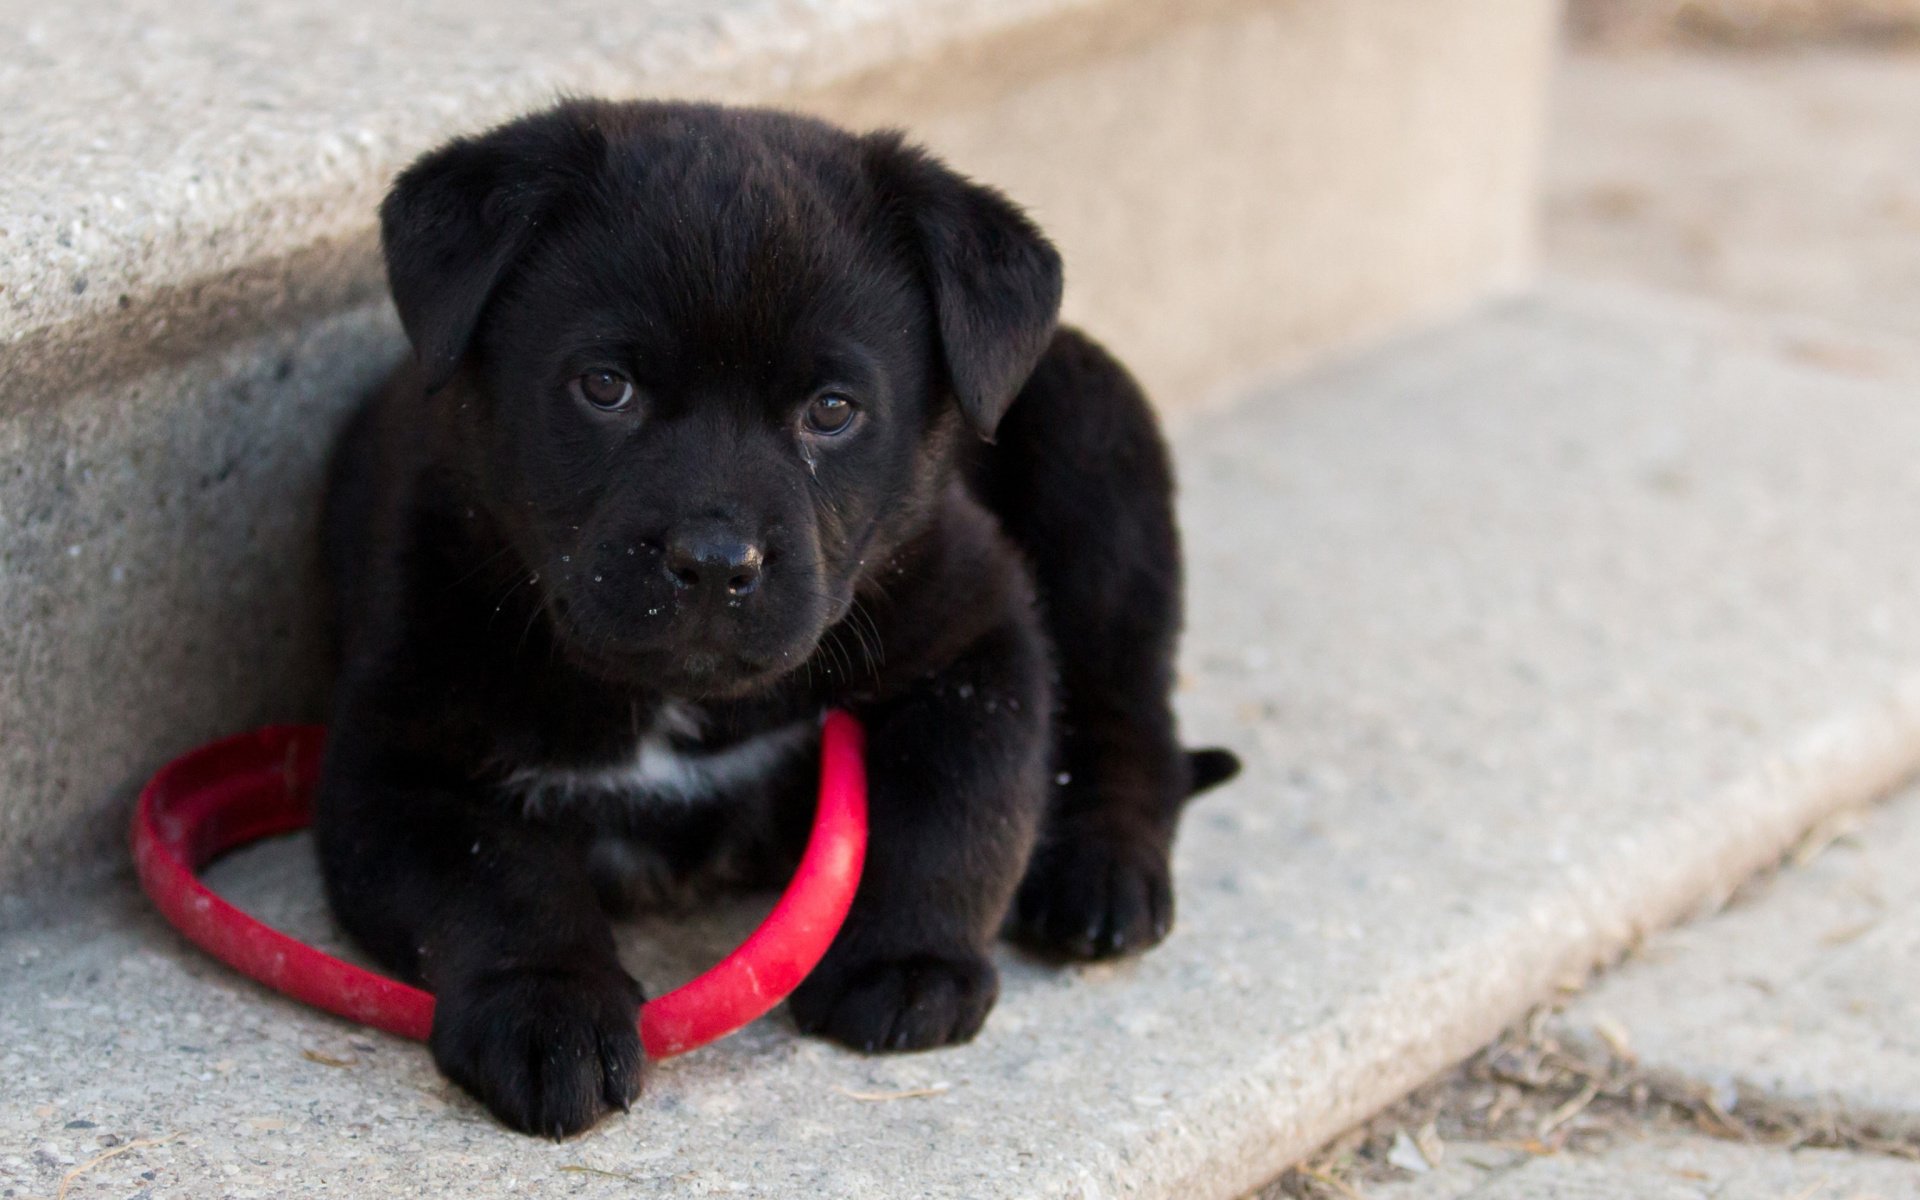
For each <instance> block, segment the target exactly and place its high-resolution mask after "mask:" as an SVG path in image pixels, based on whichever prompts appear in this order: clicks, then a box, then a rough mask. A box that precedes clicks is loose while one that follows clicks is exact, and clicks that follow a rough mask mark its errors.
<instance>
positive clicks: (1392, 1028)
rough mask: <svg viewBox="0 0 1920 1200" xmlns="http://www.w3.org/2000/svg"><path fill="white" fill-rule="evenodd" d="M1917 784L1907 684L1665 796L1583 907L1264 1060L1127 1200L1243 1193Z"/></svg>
mask: <svg viewBox="0 0 1920 1200" xmlns="http://www.w3.org/2000/svg"><path fill="white" fill-rule="evenodd" d="M1916 772H1920V675H1914V676H1910V677H1908V678H1907V679H1906V680H1904V681H1903V682H1902V683H1901V684H1900V685H1899V686H1898V687H1897V688H1896V689H1895V690H1894V691H1892V692H1891V693H1889V694H1887V695H1884V696H1882V697H1880V698H1879V699H1878V700H1877V701H1876V702H1874V703H1871V704H1867V705H1864V706H1862V707H1861V708H1859V709H1856V710H1855V711H1853V712H1851V713H1849V714H1846V715H1843V716H1840V717H1836V718H1833V719H1830V720H1828V721H1826V722H1823V723H1821V724H1820V725H1818V726H1816V727H1814V728H1812V729H1810V730H1809V731H1808V732H1807V733H1806V734H1805V735H1804V736H1803V737H1801V738H1800V739H1799V741H1798V743H1797V744H1796V745H1794V746H1793V747H1792V748H1791V749H1789V750H1787V751H1785V752H1783V753H1781V754H1779V755H1778V756H1776V757H1774V758H1772V759H1771V760H1769V761H1767V762H1763V763H1760V764H1757V765H1756V766H1755V767H1754V769H1753V770H1752V771H1751V772H1750V773H1749V774H1747V775H1745V776H1743V777H1741V778H1738V779H1735V780H1733V781H1731V782H1729V783H1728V785H1727V786H1726V787H1725V788H1723V789H1721V790H1720V791H1719V792H1717V793H1716V794H1714V795H1712V796H1707V797H1696V798H1684V797H1676V801H1687V802H1688V806H1687V807H1686V808H1685V809H1677V810H1676V811H1675V813H1674V817H1673V820H1672V821H1671V822H1669V823H1668V824H1667V825H1665V826H1664V827H1661V828H1658V829H1648V830H1645V831H1643V832H1642V833H1641V834H1640V836H1639V838H1638V844H1637V845H1636V847H1635V850H1636V851H1638V853H1636V854H1633V855H1632V856H1630V860H1629V858H1628V856H1623V864H1622V867H1623V869H1622V870H1621V871H1620V872H1618V873H1617V874H1614V875H1612V876H1610V877H1608V878H1606V879H1603V880H1594V881H1591V882H1592V884H1593V886H1592V887H1591V889H1590V890H1588V891H1587V892H1586V893H1585V894H1582V893H1581V892H1580V891H1578V890H1570V891H1569V892H1567V893H1566V894H1564V895H1563V896H1562V897H1561V898H1560V899H1559V901H1558V902H1557V903H1553V904H1551V905H1549V906H1545V907H1542V908H1540V909H1538V910H1536V911H1533V912H1530V913H1516V914H1513V920H1512V921H1511V922H1510V923H1508V924H1507V925H1505V926H1504V927H1499V928H1494V929H1490V930H1489V931H1488V933H1487V934H1486V936H1485V937H1483V938H1481V939H1480V941H1479V942H1478V943H1477V944H1476V945H1473V946H1470V947H1466V948H1463V949H1462V950H1460V951H1458V952H1457V953H1455V954H1454V955H1453V956H1452V957H1451V960H1450V961H1449V962H1447V963H1446V964H1444V965H1442V966H1441V967H1439V968H1437V969H1432V970H1427V971H1423V972H1421V973H1419V974H1417V975H1413V976H1410V977H1408V978H1405V979H1402V980H1396V981H1392V982H1391V983H1390V984H1388V985H1386V986H1383V987H1381V988H1380V989H1379V990H1378V992H1377V993H1376V994H1375V995H1374V996H1373V997H1372V998H1371V999H1370V1000H1369V1001H1367V1002H1365V1003H1360V1004H1356V1005H1353V1006H1351V1007H1350V1008H1349V1009H1347V1010H1345V1011H1344V1012H1343V1013H1342V1014H1341V1018H1340V1019H1339V1020H1338V1021H1336V1022H1333V1023H1330V1024H1328V1025H1326V1026H1324V1027H1319V1028H1315V1029H1314V1030H1312V1032H1311V1034H1310V1035H1309V1036H1307V1037H1305V1038H1303V1039H1300V1040H1296V1041H1293V1042H1289V1043H1287V1044H1284V1045H1281V1046H1278V1047H1275V1048H1274V1049H1273V1050H1272V1051H1270V1052H1269V1053H1268V1054H1266V1055H1264V1056H1262V1058H1261V1059H1260V1060H1258V1061H1257V1062H1255V1063H1251V1064H1249V1066H1248V1068H1247V1070H1245V1071H1244V1072H1242V1073H1241V1074H1240V1076H1239V1082H1238V1083H1237V1084H1234V1085H1229V1086H1223V1087H1221V1088H1219V1089H1216V1090H1215V1091H1214V1092H1213V1093H1212V1094H1210V1095H1207V1096H1205V1097H1204V1098H1200V1099H1198V1100H1197V1101H1196V1104H1195V1106H1194V1111H1193V1112H1191V1113H1190V1114H1189V1115H1188V1117H1187V1119H1186V1121H1185V1122H1183V1123H1184V1124H1185V1125H1187V1126H1188V1127H1190V1128H1198V1129H1207V1130H1211V1131H1213V1132H1212V1133H1211V1134H1210V1135H1209V1137H1208V1138H1207V1140H1206V1141H1205V1142H1202V1141H1199V1140H1190V1145H1189V1147H1188V1150H1189V1153H1188V1154H1186V1155H1183V1156H1180V1159H1181V1160H1182V1161H1181V1165H1180V1166H1179V1167H1176V1168H1170V1169H1169V1170H1170V1172H1173V1173H1169V1174H1167V1175H1165V1176H1164V1177H1154V1178H1150V1179H1147V1178H1143V1179H1138V1180H1131V1181H1128V1187H1129V1189H1130V1191H1131V1192H1132V1193H1133V1194H1140V1195H1159V1196H1169V1197H1173V1196H1179V1197H1189V1196H1219V1197H1239V1196H1244V1195H1246V1194H1247V1193H1249V1192H1251V1191H1253V1190H1254V1189H1256V1188H1258V1187H1260V1186H1261V1185H1263V1184H1265V1183H1267V1182H1269V1181H1270V1180H1272V1179H1273V1178H1275V1177H1277V1176H1278V1175H1279V1174H1280V1173H1281V1172H1282V1171H1284V1170H1285V1169H1286V1168H1288V1167H1290V1166H1292V1165H1294V1164H1295V1163H1297V1162H1299V1161H1301V1160H1303V1159H1304V1158H1306V1157H1307V1156H1308V1155H1310V1154H1312V1153H1313V1151H1315V1150H1316V1149H1318V1148H1319V1147H1320V1146H1322V1145H1324V1144H1326V1143H1327V1142H1328V1141H1330V1140H1332V1139H1333V1138H1334V1137H1337V1136H1338V1135H1339V1134H1341V1133H1343V1132H1345V1131H1346V1130H1347V1129H1349V1128H1352V1127H1353V1126H1355V1125H1357V1124H1359V1123H1360V1122H1361V1121H1364V1120H1365V1119H1367V1118H1368V1117H1371V1116H1373V1115H1374V1114H1375V1113H1377V1112H1379V1111H1380V1110H1382V1109H1384V1108H1386V1107H1387V1106H1389V1105H1390V1104H1392V1103H1394V1102H1395V1101H1398V1100H1399V1099H1401V1098H1402V1097H1403V1096H1405V1095H1406V1094H1407V1093H1409V1092H1411V1091H1412V1090H1413V1089H1414V1088H1416V1087H1418V1086H1419V1085H1420V1084H1422V1083H1425V1082H1427V1081H1428V1080H1430V1079H1432V1078H1434V1077H1435V1076H1437V1075H1439V1074H1441V1073H1443V1072H1445V1071H1446V1070H1448V1069H1450V1068H1452V1067H1453V1066H1455V1065H1457V1064H1458V1063H1459V1062H1461V1061H1463V1060H1464V1059H1466V1058H1467V1057H1469V1056H1471V1055H1472V1054H1473V1053H1474V1052H1475V1051H1477V1050H1479V1049H1480V1048H1481V1047H1482V1046H1484V1045H1486V1044H1487V1043H1488V1042H1490V1041H1492V1040H1493V1038H1495V1037H1496V1036H1497V1035H1498V1034H1499V1032H1500V1031H1501V1030H1502V1029H1503V1028H1505V1027H1506V1026H1508V1025H1510V1024H1512V1023H1513V1022H1514V1021H1516V1020H1518V1019H1519V1018H1521V1017H1522V1016H1524V1015H1525V1013H1526V1012H1527V1011H1528V1010H1529V1009H1530V1008H1532V1007H1533V1006H1535V1005H1536V1004H1539V1003H1540V1002H1542V1001H1544V1000H1547V999H1549V998H1551V997H1553V996H1554V995H1555V994H1556V993H1561V992H1565V991H1569V990H1573V989H1577V988H1579V987H1580V986H1582V985H1583V984H1584V982H1585V981H1586V979H1587V978H1588V977H1589V975H1591V973H1592V972H1593V971H1595V970H1596V969H1598V968H1600V967H1603V966H1605V965H1607V964H1609V963H1611V962H1613V961H1615V960H1617V959H1618V958H1619V956H1620V955H1621V954H1623V953H1624V952H1625V951H1627V950H1628V949H1630V948H1631V947H1633V946H1634V945H1636V944H1637V943H1638V942H1639V941H1640V940H1641V939H1642V938H1644V937H1645V936H1646V935H1647V934H1648V933H1650V932H1652V931H1654V930H1656V929H1660V928H1663V927H1666V926H1669V925H1672V924H1676V923H1678V922H1680V921H1683V920H1685V919H1686V918H1687V917H1689V916H1690V915H1692V914H1694V913H1696V912H1699V911H1701V909H1702V908H1703V907H1705V908H1709V909H1711V908H1717V907H1719V905H1721V904H1722V903H1724V901H1725V899H1726V898H1727V896H1728V895H1730V894H1731V893H1732V891H1733V889H1734V888H1736V887H1737V886H1739V884H1740V883H1741V882H1742V881H1743V880H1745V879H1746V878H1748V877H1749V876H1751V875H1752V874H1753V873H1754V872H1756V871H1759V870H1761V869H1762V868H1764V867H1766V866H1768V865H1770V864H1772V863H1773V862H1775V861H1777V860H1778V859H1779V857H1780V856H1781V855H1782V854H1784V853H1786V852H1787V851H1788V850H1789V849H1791V848H1792V846H1793V845H1794V843H1795V842H1796V841H1798V840H1799V838H1800V837H1801V836H1802V835H1803V834H1805V833H1806V831H1807V830H1808V829H1810V828H1812V827H1813V826H1815V825H1817V824H1819V823H1820V822H1821V821H1822V820H1824V819H1826V818H1828V817H1830V816H1831V815H1833V814H1834V813H1836V812H1838V811H1840V810H1843V809H1846V808H1850V807H1854V806H1857V805H1860V804H1864V803H1868V802H1870V801H1872V800H1875V799H1878V798H1879V797H1881V796H1884V795H1885V794H1886V793H1888V792H1890V791H1892V790H1893V789H1894V788H1896V787H1898V786H1900V785H1901V784H1902V783H1904V782H1906V781H1907V780H1909V779H1910V778H1911V777H1913V776H1914V775H1915V774H1916ZM1356 1047H1365V1048H1366V1049H1364V1050H1361V1051H1359V1052H1356ZM1336 1066H1337V1070H1336V1069H1335V1068H1336ZM1336 1076H1337V1078H1336ZM1289 1079H1291V1080H1304V1079H1313V1080H1315V1084H1314V1086H1313V1087H1312V1088H1311V1089H1305V1088H1295V1089H1284V1090H1283V1089H1282V1088H1280V1087H1279V1086H1278V1085H1277V1084H1275V1083H1272V1082H1267V1083H1261V1082H1259V1081H1280V1080H1289ZM1308 1094H1311V1095H1312V1096H1313V1097H1316V1098H1319V1099H1322V1100H1324V1099H1326V1098H1332V1099H1333V1101H1334V1102H1333V1103H1332V1104H1331V1105H1326V1106H1323V1107H1319V1108H1313V1109H1309V1108H1307V1107H1306V1106H1305V1105H1304V1104H1303V1103H1302V1097H1303V1096H1304V1095H1308ZM1168 1157H1169V1158H1171V1157H1173V1156H1168Z"/></svg>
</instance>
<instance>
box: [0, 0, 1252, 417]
mask: <svg viewBox="0 0 1920 1200" xmlns="http://www.w3.org/2000/svg"><path fill="white" fill-rule="evenodd" d="M1272 3H1273V0H1193V2H1191V3H1187V4H1170V3H1167V2H1165V0H992V2H990V3H970V2H969V0H889V2H888V3H886V4H884V5H882V6H880V7H879V8H878V10H877V11H875V10H874V9H873V8H871V7H869V6H848V8H847V10H845V12H846V14H847V15H841V16H835V15H834V13H835V10H834V9H833V8H832V7H831V6H801V5H784V6H780V7H779V8H778V10H777V13H776V14H774V15H770V16H768V17H766V19H764V20H763V21H761V22H759V23H757V24H756V25H754V26H753V27H752V28H751V29H750V30H749V31H748V34H747V35H743V34H742V32H741V30H739V29H737V28H727V29H724V30H722V29H720V28H718V27H715V28H709V29H706V30H705V31H704V36H703V37H701V38H699V39H697V40H692V41H688V40H687V39H686V38H685V37H682V38H681V39H679V40H677V41H674V42H672V43H670V44H669V45H667V46H666V47H664V49H663V53H664V54H666V55H667V56H669V57H670V61H669V62H668V63H667V65H666V66H665V67H664V69H662V68H661V67H659V65H658V64H655V65H654V69H652V70H649V69H647V67H646V66H645V65H642V66H641V68H640V69H638V70H630V71H624V72H623V71H620V70H618V69H616V68H611V67H608V66H606V65H605V64H601V65H599V66H597V67H596V68H595V69H593V70H591V71H588V72H584V73H583V72H582V70H581V69H580V67H581V64H579V63H549V64H544V66H542V67H539V68H530V69H529V71H528V72H527V73H526V75H525V76H524V77H523V78H521V79H519V80H516V81H514V82H513V83H512V85H511V86H506V87H500V88H497V89H495V90H493V91H490V92H488V93H486V94H484V95H475V96H473V97H472V98H471V103H470V104H468V105H465V106H463V108H462V109H461V112H460V116H459V118H458V119H457V120H456V121H454V122H451V123H449V122H448V121H447V120H446V119H445V118H444V117H438V116H436V115H435V114H431V113H425V112H422V113H418V114H406V115H405V117H404V118H403V123H402V124H401V127H400V128H399V129H398V130H397V132H396V133H395V136H394V140H393V141H391V142H389V143H387V144H384V145H383V146H382V147H381V148H380V149H378V150H376V151H374V152H373V153H372V154H371V155H370V157H369V158H368V159H367V160H366V161H365V162H364V163H362V164H360V165H359V167H358V169H355V170H352V171H350V172H345V173H340V174H337V175H335V176H331V177H328V178H327V179H326V180H324V181H323V182H320V183H316V184H315V185H314V186H311V187H308V188H305V189H292V190H289V189H286V188H278V189H276V188H275V187H273V186H271V185H270V184H269V185H266V186H262V187H259V188H248V187H246V186H229V187H226V188H224V189H219V190H210V194H212V195H215V196H220V197H226V196H234V197H235V198H236V199H237V201H238V202H237V203H231V204H226V205H220V204H203V205H202V206H201V207H199V208H196V210H195V211H193V212H192V213H180V214H178V215H177V219H176V220H174V221H172V222H171V223H169V224H168V225H167V226H166V227H165V228H163V229H159V230H148V231H146V233H145V234H144V235H143V236H141V237H139V238H138V239H137V240H134V241H132V242H130V243H129V244H127V245H124V246H122V247H119V250H120V252H121V253H120V256H119V261H118V262H117V263H115V264H114V266H113V268H112V272H111V275H113V276H120V277H122V281H121V282H120V283H119V284H116V280H115V279H114V278H113V277H111V276H110V277H109V278H106V279H100V280H95V281H94V284H93V286H87V287H85V288H84V290H74V289H68V288H57V289H51V290H50V291H46V292H43V293H42V295H43V297H44V298H45V300H46V303H45V304H44V305H42V306H40V309H39V311H38V312H36V313H34V314H33V316H32V317H31V318H30V319H29V321H28V323H26V324H23V325H21V326H18V327H15V328H12V329H8V328H5V327H3V326H0V348H4V350H5V357H6V359H7V362H6V364H5V370H4V372H0V381H3V382H4V396H3V397H0V404H4V406H5V407H6V408H8V409H10V410H18V409H19V408H20V407H22V406H27V407H30V406H31V405H33V404H34V403H37V402H39V400H38V398H41V397H44V396H47V395H49V394H51V395H55V396H58V395H64V394H70V393H71V392H73V391H75V390H77V389H83V388H86V387H89V386H96V385H98V384H101V383H104V382H107V381H109V380H112V379H115V378H120V377H123V376H125V375H127V374H129V373H133V372H136V371H145V370H149V369H153V368H156V367H164V366H168V365H172V364H174V363H178V362H181V361H184V360H186V359H189V358H192V357H194V356H196V355H199V354H202V353H206V352H208V351H211V350H216V349H219V348H222V347H225V346H227V345H231V344H233V343H236V342H238V341H241V340H243V339H245V338H247V337H251V336H255V335H258V334H260V333H263V332H265V331H267V330H270V329H273V328H277V327H282V326H285V325H288V324H291V323H296V322H301V321H307V320H312V319H315V318H317V317H319V316H322V315H325V314H327V313H330V312H335V311H339V310H342V309H345V308H349V307H352V306H354V305H356V304H359V303H364V302H366V301H368V300H371V299H375V298H377V297H379V296H381V295H383V294H384V291H385V287H386V280H385V274H384V270H383V268H382V267H381V264H380V262H379V256H378V239H377V231H376V228H375V212H376V209H377V206H378V203H379V198H380V196H381V195H382V193H383V192H384V190H385V188H386V184H387V181H388V180H390V179H391V178H392V176H393V175H394V174H395V173H397V172H398V171H399V170H400V169H401V168H402V167H404V166H405V165H406V164H407V163H408V162H409V161H411V160H412V159H413V157H414V156H415V155H417V154H419V153H421V152H423V151H425V150H426V149H428V148H430V147H431V146H432V145H434V144H436V143H438V142H439V141H441V140H444V139H445V138H446V137H448V136H451V135H452V134H454V133H458V132H471V131H473V130H477V129H481V128H485V127H486V126H487V125H489V124H492V123H495V122H497V121H501V120H505V119H508V118H510V117H512V116H515V115H517V114H519V113H523V112H526V111H529V110H531V109H533V108H536V107H538V106H540V105H542V104H544V103H548V102H551V100H552V99H553V98H554V97H556V96H559V95H561V94H563V93H576V94H598V95H607V96H614V97H643V96H675V97H683V98H689V99H709V100H718V101H723V102H729V103H747V104H771V105H775V106H779V107H788V108H802V109H807V110H809V111H819V110H822V109H824V110H825V111H824V112H822V115H825V116H828V117H829V118H833V117H834V116H836V113H835V111H834V110H835V109H837V108H841V107H844V105H845V98H847V97H850V96H853V95H855V94H857V93H856V92H855V91H851V90H849V85H858V84H860V83H861V82H862V81H874V82H878V81H881V80H886V79H889V78H894V79H902V80H904V79H909V78H910V79H911V80H912V83H911V84H910V85H908V86H911V87H913V88H914V89H915V90H917V91H919V92H921V93H923V94H926V95H931V96H933V97H935V98H936V100H937V99H940V98H945V99H946V100H948V101H949V102H954V103H958V102H963V101H968V100H977V99H978V98H980V97H981V96H985V95H993V94H996V93H998V92H1000V91H1003V90H1004V89H1005V88H1006V87H1008V86H1010V85H1011V83H1012V82H1014V81H1017V80H1019V79H1021V78H1023V77H1027V76H1030V75H1032V74H1036V73H1040V72H1045V71H1052V70H1059V69H1062V68H1063V67H1065V66H1069V65H1072V64H1074V63H1077V62H1081V61H1085V60H1088V59H1090V58H1095V57H1099V56H1104V55H1110V54H1114V53H1119V52H1123V51H1125V50H1127V49H1130V48H1133V47H1137V46H1139V45H1141V44H1142V43H1144V42H1145V41H1146V40H1148V39H1150V38H1152V37H1153V36H1155V35H1156V34H1157V33H1159V32H1161V31H1163V30H1165V29H1168V28H1172V27H1176V26H1183V25H1189V24H1194V23H1199V22H1204V21H1209V20H1217V19H1219V18H1220V17H1222V16H1226V15H1231V14H1233V13H1235V12H1238V11H1244V10H1248V9H1252V8H1258V7H1263V6H1269V5H1271V4H1272ZM676 32H680V31H676ZM936 59H937V60H938V62H939V65H940V67H941V69H942V72H943V73H946V77H945V78H941V77H940V76H939V75H936V74H935V73H933V72H930V71H929V69H928V68H929V67H931V66H932V65H933V63H934V60H936ZM951 65H958V67H959V68H960V69H959V70H958V71H952V72H950V73H949V72H948V69H949V67H950V66H951ZM936 79H938V80H939V81H938V82H937V83H934V82H931V81H933V80H936ZM896 86H899V85H896ZM862 115H865V114H863V113H857V112H849V113H847V114H845V116H848V117H857V116H862ZM301 150H302V147H300V146H297V145H296V146H294V147H292V148H291V149H290V150H289V153H297V152H300V151H301ZM247 174H248V175H249V176H250V177H251V176H257V177H259V178H261V179H263V180H271V179H274V178H276V177H277V176H278V175H280V174H281V172H278V171H276V170H275V167H274V164H273V163H249V164H248V167H247ZM102 187H103V188H105V187H107V184H105V183H103V184H102ZM233 230H242V231H249V230H260V231H264V233H263V234H262V235H261V236H259V237H253V236H247V237H242V238H240V239H237V240H236V239H234V238H231V237H225V236H219V237H216V236H214V235H215V234H224V233H226V232H228V231H233ZM7 265H8V270H9V273H11V274H14V275H18V276H31V275H33V274H35V273H36V272H38V271H39V270H41V268H42V267H43V266H48V264H41V263H35V262H34V261H32V259H31V257H23V258H22V259H20V260H15V261H13V262H10V263H8V264H7Z"/></svg>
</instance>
